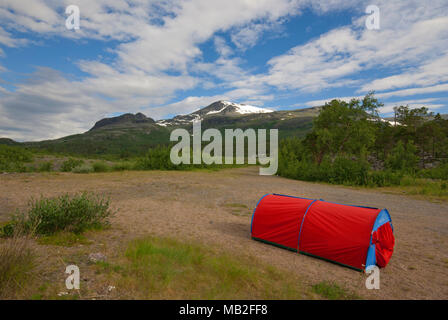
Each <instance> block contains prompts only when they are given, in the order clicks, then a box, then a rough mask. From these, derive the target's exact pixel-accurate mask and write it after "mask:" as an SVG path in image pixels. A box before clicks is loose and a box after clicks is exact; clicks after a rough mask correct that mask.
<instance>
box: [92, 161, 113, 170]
mask: <svg viewBox="0 0 448 320" xmlns="http://www.w3.org/2000/svg"><path fill="white" fill-rule="evenodd" d="M92 167H93V171H94V172H108V171H109V170H110V168H109V166H108V165H107V164H106V163H104V162H100V161H99V162H95V163H94V164H93V165H92Z"/></svg>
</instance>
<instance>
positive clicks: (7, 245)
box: [0, 230, 35, 299]
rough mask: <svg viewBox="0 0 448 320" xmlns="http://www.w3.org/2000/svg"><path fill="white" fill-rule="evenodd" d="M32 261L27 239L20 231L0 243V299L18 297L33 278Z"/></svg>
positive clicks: (32, 254) (31, 252) (31, 251)
mask: <svg viewBox="0 0 448 320" xmlns="http://www.w3.org/2000/svg"><path fill="white" fill-rule="evenodd" d="M34 260H35V256H34V252H33V250H32V249H31V248H30V246H29V238H28V237H26V236H24V235H23V234H21V232H20V231H18V230H17V232H15V233H14V234H13V235H12V237H11V238H9V239H5V240H4V241H2V242H1V243H0V299H12V298H18V297H19V295H20V293H21V292H22V291H23V288H24V287H25V286H26V284H27V282H28V281H29V280H30V279H31V278H32V277H33V275H32V271H33V268H34Z"/></svg>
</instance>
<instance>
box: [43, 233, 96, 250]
mask: <svg viewBox="0 0 448 320" xmlns="http://www.w3.org/2000/svg"><path fill="white" fill-rule="evenodd" d="M37 243H39V244H42V245H52V246H64V247H71V246H74V245H77V244H83V245H88V244H90V243H91V242H90V241H89V240H88V239H87V238H86V237H85V236H83V235H82V234H76V233H73V232H57V233H55V234H53V235H48V236H43V237H40V238H38V239H37Z"/></svg>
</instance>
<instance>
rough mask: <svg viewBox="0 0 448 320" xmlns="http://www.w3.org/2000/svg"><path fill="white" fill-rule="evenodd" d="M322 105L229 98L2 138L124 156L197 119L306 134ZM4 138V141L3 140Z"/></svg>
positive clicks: (78, 152) (63, 150)
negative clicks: (69, 130) (31, 136)
mask: <svg viewBox="0 0 448 320" xmlns="http://www.w3.org/2000/svg"><path fill="white" fill-rule="evenodd" d="M319 110H320V108H319V107H314V108H307V109H299V110H291V111H273V110H270V109H264V108H258V107H254V106H248V105H243V104H236V103H232V102H227V101H217V102H214V103H212V104H211V105H209V106H207V107H205V108H202V109H200V110H197V111H195V112H193V113H190V114H187V115H178V116H175V117H174V118H172V119H165V120H159V121H154V120H153V119H151V118H149V117H146V116H145V115H144V114H142V113H137V114H135V115H134V114H130V113H127V114H123V115H120V116H118V117H112V118H105V119H101V120H99V121H98V122H96V124H95V125H94V126H93V127H92V128H91V129H90V130H89V131H87V132H85V133H81V134H76V135H71V136H66V137H63V138H59V139H55V140H45V141H39V142H24V143H17V142H14V141H13V140H10V139H1V140H0V144H17V145H22V146H25V147H27V148H32V149H37V150H45V151H47V152H51V153H64V154H71V155H82V156H104V155H112V156H117V157H121V158H125V157H129V156H135V155H142V154H144V153H146V152H147V150H148V149H149V148H151V147H154V146H157V145H161V144H168V143H169V136H170V132H171V131H172V130H174V129H175V128H186V129H190V128H191V126H192V121H193V120H202V129H203V130H205V129H207V128H217V129H219V130H222V129H224V128H241V129H247V128H254V129H263V128H265V129H279V135H280V138H284V137H290V136H298V137H301V136H304V135H305V134H306V133H307V132H309V130H311V127H312V120H313V118H314V117H315V116H317V115H318V114H319ZM2 141H4V142H2Z"/></svg>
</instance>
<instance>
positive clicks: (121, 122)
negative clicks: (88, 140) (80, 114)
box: [90, 112, 155, 131]
mask: <svg viewBox="0 0 448 320" xmlns="http://www.w3.org/2000/svg"><path fill="white" fill-rule="evenodd" d="M153 123H155V121H154V120H153V119H151V118H148V117H147V116H145V115H144V114H143V113H140V112H139V113H137V114H132V113H125V114H123V115H121V116H118V117H113V118H105V119H101V120H100V121H98V122H97V123H95V125H94V126H93V128H92V129H90V131H93V130H98V129H100V128H103V127H108V128H110V127H112V126H113V127H114V128H129V127H135V126H136V125H139V124H153Z"/></svg>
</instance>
